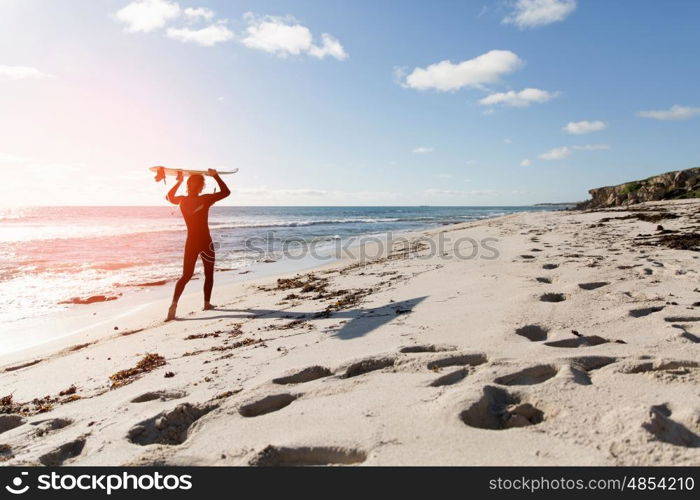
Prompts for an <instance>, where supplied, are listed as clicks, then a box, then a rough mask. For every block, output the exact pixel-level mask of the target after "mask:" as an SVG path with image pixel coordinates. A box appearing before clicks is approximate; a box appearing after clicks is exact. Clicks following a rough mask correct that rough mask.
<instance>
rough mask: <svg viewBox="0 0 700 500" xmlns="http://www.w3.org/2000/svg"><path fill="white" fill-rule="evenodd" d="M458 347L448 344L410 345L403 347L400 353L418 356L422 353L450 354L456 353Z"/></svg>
mask: <svg viewBox="0 0 700 500" xmlns="http://www.w3.org/2000/svg"><path fill="white" fill-rule="evenodd" d="M456 350H457V346H454V345H448V344H423V345H410V346H406V347H401V348H400V349H399V352H401V353H404V354H416V353H422V352H448V351H456Z"/></svg>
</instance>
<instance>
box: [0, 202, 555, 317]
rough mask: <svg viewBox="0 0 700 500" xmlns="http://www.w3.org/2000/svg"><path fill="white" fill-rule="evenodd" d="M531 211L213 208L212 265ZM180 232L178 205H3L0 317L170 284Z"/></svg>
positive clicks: (231, 268)
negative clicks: (214, 251)
mask: <svg viewBox="0 0 700 500" xmlns="http://www.w3.org/2000/svg"><path fill="white" fill-rule="evenodd" d="M531 210H543V208H542V207H213V208H212V209H211V211H210V227H211V233H212V237H213V238H214V241H215V242H216V244H217V245H218V247H219V248H218V249H217V270H219V271H223V274H225V273H226V272H236V273H242V272H245V269H246V268H249V267H250V266H252V265H255V264H256V263H258V262H269V261H270V260H277V259H279V258H280V257H281V255H282V254H283V250H285V249H288V248H290V247H293V246H294V245H296V246H299V245H303V244H310V245H314V246H315V248H317V249H319V250H320V251H323V249H324V247H328V248H329V249H330V248H333V247H334V244H337V242H338V241H346V240H347V239H348V238H354V237H357V236H361V235H383V234H386V233H389V232H404V231H411V230H418V229H424V228H431V227H435V226H439V225H444V224H453V223H459V222H466V221H470V220H476V219H484V218H489V217H496V216H499V215H505V214H509V213H514V212H521V211H531ZM185 236H186V231H185V225H184V222H183V220H182V218H181V216H180V213H179V209H178V208H177V207H172V208H171V207H35V208H13V209H2V210H0V256H1V257H2V258H1V259H0V323H6V322H12V321H17V320H21V319H25V318H32V317H37V316H40V315H43V314H48V313H52V312H55V311H60V310H62V309H66V308H68V307H72V306H73V305H72V304H71V301H72V300H73V299H75V298H81V299H85V298H88V297H91V296H95V295H105V296H109V297H111V296H115V297H116V296H120V295H125V294H127V293H129V291H130V290H136V289H139V288H143V287H146V286H157V285H162V284H163V282H164V281H166V282H168V284H169V285H171V283H170V282H171V281H172V280H175V279H177V277H178V276H179V273H180V270H181V265H182V250H183V245H184V241H185ZM329 251H330V250H329ZM197 271H198V272H199V264H198V267H197ZM219 274H221V273H219ZM217 276H218V274H217ZM217 279H218V278H217Z"/></svg>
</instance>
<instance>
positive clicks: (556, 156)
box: [539, 146, 571, 161]
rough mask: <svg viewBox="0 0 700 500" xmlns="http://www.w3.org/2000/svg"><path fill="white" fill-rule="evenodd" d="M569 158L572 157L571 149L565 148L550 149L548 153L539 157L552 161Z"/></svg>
mask: <svg viewBox="0 0 700 500" xmlns="http://www.w3.org/2000/svg"><path fill="white" fill-rule="evenodd" d="M569 156H571V149H569V148H568V147H566V146H564V147H561V148H554V149H550V150H549V151H547V152H546V153H542V154H541V155H540V156H539V158H540V159H541V160H548V161H552V160H563V159H565V158H568V157H569Z"/></svg>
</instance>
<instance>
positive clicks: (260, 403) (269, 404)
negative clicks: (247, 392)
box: [238, 392, 299, 418]
mask: <svg viewBox="0 0 700 500" xmlns="http://www.w3.org/2000/svg"><path fill="white" fill-rule="evenodd" d="M298 398H299V395H298V394H290V393H286V392H285V393H280V394H270V395H268V396H265V397H264V398H262V399H258V400H257V401H253V402H251V403H246V404H244V405H242V406H241V407H240V408H239V409H238V413H240V414H241V416H243V417H247V418H250V417H259V416H260V415H266V414H268V413H272V412H275V411H279V410H281V409H282V408H285V407H287V406H289V405H290V404H292V403H293V402H294V401H296V400H297V399H298Z"/></svg>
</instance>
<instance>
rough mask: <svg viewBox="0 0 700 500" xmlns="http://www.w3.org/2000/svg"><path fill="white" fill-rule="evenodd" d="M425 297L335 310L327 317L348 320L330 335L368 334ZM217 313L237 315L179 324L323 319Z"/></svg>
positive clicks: (292, 314)
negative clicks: (221, 320)
mask: <svg viewBox="0 0 700 500" xmlns="http://www.w3.org/2000/svg"><path fill="white" fill-rule="evenodd" d="M425 299H426V297H416V298H415V299H409V300H402V301H400V302H392V303H389V304H387V305H385V306H380V307H373V308H371V309H362V308H359V309H350V310H347V311H337V312H333V313H330V315H329V316H327V317H329V318H333V319H347V320H349V321H347V322H346V323H344V324H343V326H342V327H341V328H340V329H339V330H337V331H334V332H333V333H332V335H333V336H334V337H337V338H339V339H342V340H349V339H354V338H357V337H362V336H363V335H366V334H368V333H369V332H371V331H372V330H375V329H377V328H379V327H380V326H382V325H384V324H386V323H389V322H390V321H392V320H393V319H395V318H396V317H397V316H400V315H402V314H407V313H410V312H411V311H412V310H413V308H414V307H415V306H417V305H418V304H420V303H421V302H423V301H424V300H425ZM214 310H215V311H218V312H224V313H236V314H219V315H217V316H207V317H202V318H180V319H179V321H204V320H207V321H208V320H212V319H231V318H237V319H261V318H279V319H289V320H304V321H314V320H318V319H326V316H322V315H321V313H319V312H312V313H306V312H290V311H283V310H274V309H222V308H218V307H217V308H216V309H214Z"/></svg>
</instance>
